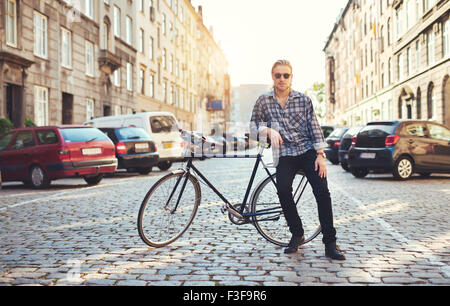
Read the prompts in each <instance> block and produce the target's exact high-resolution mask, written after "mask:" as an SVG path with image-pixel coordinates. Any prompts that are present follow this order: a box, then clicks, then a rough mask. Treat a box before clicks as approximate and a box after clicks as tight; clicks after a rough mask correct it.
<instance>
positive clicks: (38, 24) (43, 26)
mask: <svg viewBox="0 0 450 306" xmlns="http://www.w3.org/2000/svg"><path fill="white" fill-rule="evenodd" d="M47 54H48V46H47V17H46V16H44V15H42V14H40V13H38V12H36V11H35V12H34V55H36V56H39V57H42V58H47Z"/></svg>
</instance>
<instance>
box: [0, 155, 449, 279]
mask: <svg viewBox="0 0 450 306" xmlns="http://www.w3.org/2000/svg"><path fill="white" fill-rule="evenodd" d="M253 163H254V160H253V159H209V160H205V161H198V162H196V165H197V166H198V167H199V168H200V169H201V170H202V171H204V173H205V175H206V176H207V177H208V178H210V180H211V181H212V182H213V183H215V184H217V186H218V188H219V190H221V191H222V192H223V194H225V195H226V196H227V197H228V198H229V199H231V200H232V202H234V203H239V202H240V201H241V199H242V198H243V195H244V193H245V187H246V186H247V183H248V180H249V176H250V173H251V171H252V168H253ZM179 166H180V164H176V165H174V168H177V167H179ZM328 172H329V174H328V181H329V187H330V192H331V195H332V199H333V209H334V216H335V226H336V228H337V231H338V245H339V246H340V248H341V249H343V250H344V251H345V253H346V257H347V260H346V261H342V262H338V261H332V260H329V259H328V258H326V257H325V256H324V247H323V244H322V242H321V239H320V238H321V236H319V237H318V238H316V239H315V240H313V241H312V242H310V243H309V244H306V245H304V246H303V247H301V249H300V250H299V252H298V253H295V254H291V255H285V254H284V253H283V249H282V248H280V247H277V246H275V245H272V244H270V243H268V242H267V241H266V240H264V239H263V238H262V237H261V236H260V235H259V234H258V233H257V231H256V229H255V228H254V227H253V226H252V225H250V224H247V225H244V226H240V227H238V226H236V225H234V224H232V223H230V222H229V220H228V217H227V216H226V215H223V214H222V213H221V211H220V208H221V206H222V202H221V201H220V199H219V198H218V197H217V196H216V195H215V194H214V193H213V192H211V191H210V190H208V189H207V188H206V187H205V186H203V185H202V202H201V205H200V208H199V211H198V212H197V216H196V218H195V220H194V223H193V224H192V225H191V227H190V228H189V230H188V232H186V233H185V234H184V235H183V236H182V237H181V238H180V239H179V240H177V241H176V242H174V243H173V244H172V245H170V246H167V247H165V248H161V249H154V248H151V247H148V246H146V245H145V244H144V243H143V242H142V240H141V239H140V238H139V235H138V233H137V228H136V219H137V213H138V209H139V207H140V204H141V201H142V199H143V198H144V196H145V194H146V192H147V191H148V189H149V188H150V187H151V186H152V184H153V183H155V182H156V180H157V179H159V178H160V177H162V176H163V175H165V174H166V173H167V172H160V171H155V172H152V173H151V174H150V175H148V176H137V175H130V174H126V173H119V174H116V175H115V176H114V177H112V178H105V179H104V180H103V181H102V182H101V184H100V185H98V186H94V187H87V186H86V185H85V183H84V181H83V180H82V179H65V180H60V181H55V182H52V185H51V188H49V189H46V190H40V191H35V190H31V189H28V188H26V187H24V186H23V185H20V184H16V183H7V184H4V186H3V189H2V190H1V191H0V222H1V228H0V250H1V253H0V285H130V286H134V285H151V286H162V285H173V286H180V285H181V286H196V285H198V286H217V285H219V286H225V285H238V286H239V285H244V286H245V285H248V286H266V285H275V286H291V285H292V286H297V285H449V284H450V269H449V259H450V256H449V255H450V250H449V247H450V223H449V220H448V216H449V215H450V214H449V210H450V206H449V204H450V184H449V182H450V181H449V178H450V177H449V176H446V175H433V176H431V177H430V178H421V177H419V176H414V177H413V178H412V179H411V180H409V181H406V182H401V181H396V180H394V179H393V178H392V176H391V175H372V174H371V175H369V176H367V177H366V178H365V179H356V178H354V177H353V176H352V175H351V174H349V173H346V172H344V171H343V170H342V169H341V168H340V166H334V165H331V164H329V165H328ZM263 175H264V173H263V172H262V171H260V173H259V174H258V177H259V178H260V177H262V176H263ZM311 213H312V214H317V211H312V212H311Z"/></svg>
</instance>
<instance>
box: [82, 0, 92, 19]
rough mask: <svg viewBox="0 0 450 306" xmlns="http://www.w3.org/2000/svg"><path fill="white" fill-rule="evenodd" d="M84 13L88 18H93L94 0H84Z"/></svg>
mask: <svg viewBox="0 0 450 306" xmlns="http://www.w3.org/2000/svg"><path fill="white" fill-rule="evenodd" d="M84 14H85V15H86V16H88V17H89V18H91V19H93V18H94V0H84Z"/></svg>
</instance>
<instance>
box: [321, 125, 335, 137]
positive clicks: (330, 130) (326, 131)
mask: <svg viewBox="0 0 450 306" xmlns="http://www.w3.org/2000/svg"><path fill="white" fill-rule="evenodd" d="M321 128H322V133H323V138H325V139H326V138H327V137H328V136H330V134H331V133H333V131H334V129H335V126H334V125H322V126H321Z"/></svg>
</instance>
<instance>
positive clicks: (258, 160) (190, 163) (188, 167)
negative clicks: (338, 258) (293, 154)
mask: <svg viewBox="0 0 450 306" xmlns="http://www.w3.org/2000/svg"><path fill="white" fill-rule="evenodd" d="M262 151H263V149H261V150H260V152H259V153H258V154H257V155H229V156H227V155H222V156H216V155H213V154H204V155H202V157H213V158H256V161H255V165H254V167H253V171H252V174H251V176H250V181H249V183H248V185H247V190H246V192H245V195H244V199H243V201H242V203H241V204H240V207H239V209H238V210H237V212H238V213H239V214H240V216H238V217H239V218H240V217H241V216H242V217H243V218H249V217H255V216H261V215H269V214H274V213H280V214H282V213H283V212H282V210H281V209H280V208H276V209H277V210H276V211H274V208H269V209H265V210H262V211H259V212H258V213H244V211H245V208H246V206H247V201H248V200H249V196H250V192H251V190H252V187H253V183H254V181H255V177H256V173H257V171H258V169H259V165H260V164H263V169H264V170H265V171H266V173H267V175H268V176H269V178H270V180H271V181H272V183H273V184H274V186H275V188H276V186H277V183H276V182H275V180H274V179H273V175H272V174H271V173H270V171H269V170H268V167H267V165H266V164H265V163H264V161H263V160H262V157H263V155H262ZM193 159H194V157H192V156H191V157H188V158H187V160H188V161H187V165H186V167H185V168H184V169H183V171H185V173H186V174H185V175H182V176H180V178H179V179H178V181H177V182H176V184H175V187H174V188H173V190H172V193H171V195H170V196H169V199H168V200H167V205H168V204H169V203H170V201H171V199H172V197H173V194H174V193H175V191H176V189H177V188H178V185H179V184H180V182H181V180H182V179H183V177H184V178H185V180H184V182H183V185H182V189H181V192H180V195H179V197H178V199H177V203H176V205H175V207H174V208H173V210H172V213H174V212H175V211H176V209H177V207H178V205H179V202H180V199H181V195H182V194H183V192H184V188H185V186H186V183H187V181H188V179H189V176H190V175H192V174H191V169H192V170H193V172H194V173H195V174H196V175H198V176H199V177H200V178H201V179H202V180H203V182H205V183H206V185H207V186H208V187H209V188H211V190H212V191H214V193H215V194H216V195H217V196H218V197H219V198H220V199H221V200H222V201H223V202H224V203H225V204H226V205H228V206H229V207H232V209H234V207H233V206H232V204H231V203H230V202H229V201H228V199H227V198H226V197H225V196H224V195H223V194H222V193H221V192H220V191H219V190H217V188H216V187H215V186H214V185H213V184H212V183H211V182H210V181H209V180H208V179H207V178H206V177H205V176H204V175H203V174H202V173H201V171H200V170H199V169H197V168H196V167H195V166H194V165H193ZM302 182H303V179H302ZM302 182H301V183H302ZM301 183H300V184H299V186H298V187H297V190H295V193H294V199H295V197H296V194H297V192H298V191H299V188H300V186H301V185H302V184H301ZM305 188H306V184H304V186H303V189H302V191H301V192H300V196H299V197H298V198H297V201H296V203H295V204H297V203H298V201H299V199H300V197H301V195H302V194H303V191H304V190H305ZM267 220H270V218H269V219H267ZM260 221H261V220H260Z"/></svg>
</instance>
